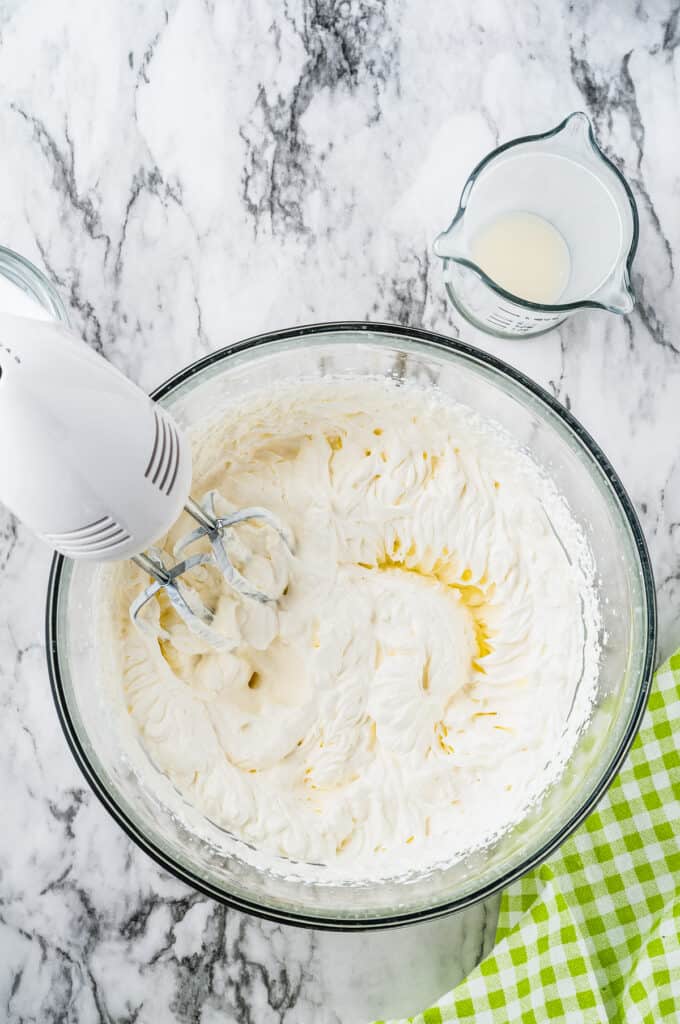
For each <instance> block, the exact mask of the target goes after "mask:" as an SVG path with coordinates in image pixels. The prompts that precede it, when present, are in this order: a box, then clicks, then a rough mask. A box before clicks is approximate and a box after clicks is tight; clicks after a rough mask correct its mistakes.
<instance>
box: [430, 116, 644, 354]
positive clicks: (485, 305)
mask: <svg viewBox="0 0 680 1024" xmlns="http://www.w3.org/2000/svg"><path fill="white" fill-rule="evenodd" d="M510 214H528V215H533V217H534V218H535V219H536V218H541V219H542V221H543V222H544V223H545V222H546V221H547V229H548V230H552V229H556V231H557V232H559V235H560V236H561V238H562V239H563V240H564V242H565V243H566V247H567V249H568V251H569V263H570V265H569V276H568V280H567V283H566V286H565V287H564V289H563V291H562V292H561V294H560V295H559V298H558V301H556V302H554V303H551V304H549V305H544V304H542V303H540V302H534V301H529V300H528V299H525V298H522V297H521V296H518V295H514V294H512V293H511V292H510V291H506V290H505V288H503V287H502V286H501V285H500V284H498V283H497V282H496V281H494V280H492V278H491V277H490V276H489V275H488V274H487V273H485V272H484V270H483V269H482V268H481V267H480V266H479V265H478V264H477V263H476V262H475V260H474V256H473V251H472V250H473V248H474V243H475V239H476V238H478V237H479V236H480V232H481V231H483V230H486V229H487V228H488V226H489V225H493V224H494V222H496V221H498V218H500V217H503V216H505V215H510ZM551 226H552V228H551ZM637 240H638V214H637V208H636V206H635V200H634V199H633V194H632V192H631V190H630V188H629V186H628V184H627V182H626V181H625V179H624V178H623V176H622V175H621V174H620V173H619V171H618V170H617V169H616V167H615V166H614V164H613V163H612V162H611V161H610V160H608V159H607V157H606V156H605V155H604V153H603V152H602V151H601V149H600V148H599V146H598V145H597V142H596V141H595V136H594V134H593V129H592V126H591V123H590V121H589V119H588V118H587V116H586V115H585V114H583V113H581V112H576V113H573V114H570V115H569V117H567V118H566V119H565V120H564V121H562V123H561V124H559V125H558V126H557V127H556V128H553V129H552V131H549V132H544V133H543V134H541V135H528V136H524V137H522V138H519V139H513V140H512V141H511V142H506V143H505V144H504V145H502V146H499V147H498V149H495V150H494V151H493V152H492V153H489V154H488V155H487V156H486V157H484V159H483V160H482V161H481V163H479V164H478V165H477V167H475V169H474V170H473V172H472V174H471V175H470V177H469V178H468V180H467V182H466V183H465V187H464V188H463V192H462V194H461V198H460V204H459V206H458V210H457V212H456V215H455V217H454V218H453V221H452V222H451V225H450V226H449V227H448V228H447V230H446V231H444V232H443V233H442V234H441V235H439V236H438V238H437V239H436V240H435V243H434V251H435V252H436V254H437V255H438V256H440V257H441V259H442V260H443V261H444V276H445V283H446V290H447V292H448V295H449V298H450V299H451V302H452V303H453V305H454V306H455V307H456V309H457V310H458V312H459V313H461V314H462V315H463V316H464V317H465V318H466V320H468V321H469V322H470V323H472V324H473V325H474V326H475V327H479V328H481V329H482V330H484V331H487V332H488V333H490V334H495V335H496V336H497V337H501V338H515V337H519V336H524V335H530V334H543V333H544V332H545V331H549V330H551V329H552V328H553V327H555V326H557V324H559V323H562V321H564V320H566V318H567V317H568V316H571V315H572V313H575V312H576V310H578V309H589V308H590V309H605V310H608V311H609V312H611V313H620V314H625V313H630V312H631V310H632V309H633V305H634V297H633V292H632V290H631V285H630V268H631V264H632V262H633V257H634V255H635V250H636V248H637ZM518 256H519V254H518Z"/></svg>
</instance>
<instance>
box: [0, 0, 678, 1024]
mask: <svg viewBox="0 0 680 1024" xmlns="http://www.w3.org/2000/svg"><path fill="white" fill-rule="evenodd" d="M678 43H680V19H679V16H678V8H677V5H675V4H672V3H670V2H666V0H653V2H649V3H645V4H640V3H638V4H633V3H632V2H623V3H619V4H603V3H597V2H596V0H592V2H586V0H576V2H573V3H569V4H567V3H564V2H563V0H545V2H543V3H541V4H513V3H510V2H509V0H478V2H475V3H473V2H472V0H462V2H459V3H456V4H452V3H450V2H448V0H431V2H430V3H428V4H426V5H425V4H423V3H421V2H420V0H284V2H283V3H276V2H274V0H233V2H229V3H226V2H224V3H219V2H216V0H202V2H201V0H179V2H173V0H169V2H168V3H167V4H166V5H161V4H159V3H146V4H140V3H136V2H132V0H122V2H120V3H117V4H113V3H111V4H93V3H91V2H89V0H73V2H71V3H69V4H68V5H58V4H53V3H50V2H49V0H28V2H21V0H4V2H0V85H1V94H2V104H1V105H0V148H1V151H2V160H1V161H0V195H2V236H1V237H0V241H2V242H3V243H4V244H6V245H8V246H11V247H12V248H14V249H16V250H18V251H19V252H21V253H23V254H24V255H25V256H27V257H28V258H29V259H31V260H33V261H34V262H35V263H37V264H38V265H39V266H41V267H43V268H44V269H45V270H46V272H47V273H48V274H49V275H50V276H51V278H52V279H53V281H54V282H55V283H56V285H57V287H58V288H59V290H60V292H61V295H62V296H63V298H64V300H65V302H66V304H67V306H68V308H69V312H70V316H71V318H72V322H73V324H74V326H75V327H76V329H77V330H78V331H79V332H80V333H82V335H83V336H84V338H85V339H86V340H87V342H88V343H89V344H90V345H92V346H93V347H94V348H95V349H97V350H98V351H100V352H103V353H104V355H106V356H107V357H108V358H109V359H111V360H112V361H113V362H114V363H116V364H117V365H118V366H120V367H121V368H122V369H123V370H125V371H126V372H127V373H128V374H130V375H131V376H132V377H133V378H135V379H136V380H138V381H139V382H141V383H142V384H143V385H144V386H145V387H147V388H151V387H153V386H154V385H156V384H158V383H159V382H160V381H161V380H163V379H164V378H166V377H167V376H168V375H169V374H171V373H172V372H173V371H175V370H176V369H178V368H179V367H181V366H182V365H184V364H186V363H187V362H189V361H190V360H193V359H195V358H196V357H198V356H200V355H203V354H204V353H206V352H208V351H210V350H212V349H215V348H217V347H219V346H221V345H224V344H226V343H228V342H230V341H233V340H235V339H238V338H241V337H245V336H248V335H252V334H255V333H258V332H261V331H265V330H269V329H274V328H280V327H285V326H289V325H292V324H297V323H308V322H315V321H323V320H333V319H356V320H363V319H369V320H382V321H392V322H398V323H402V324H409V325H412V326H417V327H421V326H422V327H426V328H431V329H434V330H436V331H441V332H443V333H445V334H449V335H451V336H455V337H458V336H460V337H463V338H465V339H466V340H468V341H471V342H472V343H473V344H477V345H479V346H481V347H482V348H484V349H487V350H489V351H492V352H494V353H496V354H497V355H500V356H501V357H502V358H504V359H507V360H508V361H510V362H511V363H513V364H514V365H516V366H518V367H520V368H521V369H523V370H525V371H526V372H527V373H529V374H530V375H531V376H532V377H534V378H535V379H536V380H538V381H539V382H540V383H542V384H543V385H545V386H546V387H548V388H549V389H550V390H551V391H552V392H553V394H554V395H555V396H556V397H557V398H558V399H559V400H560V401H561V402H563V403H564V404H566V405H567V406H568V407H569V408H570V409H571V410H572V411H573V412H574V413H575V414H576V416H577V417H579V418H580V419H581V420H582V422H583V423H584V424H585V426H586V427H587V428H588V429H589V430H590V431H591V432H592V434H593V435H594V436H595V438H596V439H597V440H598V441H599V442H600V444H601V445H602V446H603V448H604V449H605V451H606V452H607V454H608V455H609V456H610V458H611V460H612V462H613V463H614V466H615V467H616V469H617V470H618V472H619V473H620V475H621V477H622V479H623V481H624V483H625V485H626V487H627V488H628V490H629V492H630V494H631V496H632V498H633V500H634V502H635V505H636V507H637V509H638V512H639V514H640V517H641V521H642V524H643V526H644V529H645V532H646V535H647V539H648V541H649V545H650V549H651V555H652V559H653V563H654V568H655V572H656V579H657V589H658V598H659V612H660V627H661V628H660V651H659V653H660V655H665V654H667V653H668V652H669V651H670V650H671V648H672V647H673V646H674V645H676V644H678V643H680V415H679V414H678V407H679V404H680V335H678V333H677V331H676V328H675V322H674V314H675V316H676V318H677V309H678V308H679V299H680V294H679V291H678V285H677V283H676V280H675V273H674V270H675V267H674V263H675V260H677V258H678V255H679V254H680V217H679V216H678V209H677V204H678V197H679V196H680V170H679V169H680V133H679V132H678V130H677V114H678V98H679V97H678V84H677V83H678V75H679V74H680V49H678ZM574 109H583V110H586V111H587V112H588V113H589V114H590V116H591V117H592V119H593V122H594V124H595V127H596V131H597V133H598V136H599V139H600V141H601V143H602V144H603V146H604V147H605V148H606V150H607V151H608V152H609V153H611V154H612V155H613V156H614V159H615V160H616V162H617V163H618V164H619V166H621V167H622V169H623V170H624V172H625V174H626V175H627V177H628V180H629V181H630V183H631V185H632V187H633V189H634V191H635V194H636V197H637V201H638V205H639V212H640V219H641V235H640V246H639V250H638V256H637V259H636V263H635V274H634V285H635V290H636V292H637V296H638V306H637V308H636V311H635V312H634V313H633V315H632V316H630V317H628V318H626V319H622V318H616V317H613V316H607V315H605V314H589V315H579V316H577V317H574V318H572V319H571V320H570V321H569V322H568V323H567V324H565V325H564V326H563V327H562V328H561V329H559V330H557V331H555V332H554V333H552V334H550V335H548V336H546V337H544V338H541V339H538V340H534V341H521V342H509V341H494V340H492V339H490V338H488V337H486V336H484V335H482V334H479V333H478V332H476V331H474V330H472V329H471V328H469V327H467V326H466V325H464V324H462V323H461V322H460V320H459V319H458V318H457V316H456V315H454V313H453V312H452V310H451V308H450V307H449V306H448V305H447V302H446V299H445V296H444V289H443V284H442V278H441V273H440V268H439V266H438V265H437V263H438V261H437V260H436V258H435V257H433V256H432V253H431V241H432V239H433V237H434V235H435V234H436V233H437V232H438V230H440V229H442V228H443V227H444V226H445V225H446V224H447V223H448V221H449V219H450V215H451V214H452V212H453V211H454V209H455V206H456V204H457V199H458V194H459V191H460V188H461V185H462V183H463V181H464V179H465V177H466V176H467V173H468V172H469V170H470V169H471V167H472V166H473V165H474V164H475V163H476V162H477V160H478V159H479V158H480V157H481V156H482V155H484V154H485V153H486V152H487V151H488V150H489V149H491V148H492V147H494V146H495V145H496V144H497V143H499V142H500V141H502V140H506V139H510V138H513V137H514V136H517V135H521V134H525V133H527V132H534V131H542V130H545V129H548V128H550V127H552V126H553V125H555V124H556V123H557V122H558V121H560V120H561V119H562V118H563V117H564V116H565V115H566V114H567V113H569V112H570V111H571V110H574ZM49 560H50V555H49V553H48V551H47V550H46V549H45V548H44V547H43V546H42V545H41V544H39V543H38V542H36V541H35V540H33V539H32V537H31V536H30V535H29V534H28V533H27V532H26V531H25V530H24V529H22V527H21V526H19V525H18V524H17V523H16V522H15V521H14V520H13V519H12V518H11V517H10V516H9V515H7V514H5V513H3V512H1V511H0V701H1V703H2V727H1V728H2V744H1V745H0V779H1V781H2V792H3V829H2V833H1V835H0V1017H2V1019H4V1020H7V1021H10V1022H16V1024H19V1022H22V1024H23V1022H33V1021H36V1022H41V1024H42V1022H47V1021H55V1022H56V1021H59V1022H61V1021H68V1022H71V1021H77V1022H79V1024H80V1022H82V1024H89V1022H107V1024H108V1022H114V1021H115V1022H121V1024H122V1022H128V1024H132V1022H142V1024H146V1022H157V1021H162V1022H182V1024H184V1022H194V1021H195V1022H201V1024H212V1022H217V1021H220V1022H221V1024H227V1022H229V1024H230V1022H235V1024H270V1022H271V1024H312V1022H314V1024H361V1022H362V1021H367V1020H369V1019H371V1018H372V1017H375V1016H381V1017H383V1016H384V1017H387V1016H390V1015H401V1014H404V1013H412V1012H414V1011H416V1010H417V1009H418V1008H420V1007H422V1005H424V1004H426V1003H428V1002H430V1001H432V1000H433V999H435V998H436V997H438V996H439V995H440V994H441V993H442V992H444V990H446V989H447V988H448V987H450V986H451V985H452V984H453V983H454V982H455V981H456V980H457V979H458V978H459V977H461V976H462V974H463V973H464V972H466V971H468V970H470V969H471V967H472V966H473V964H474V963H475V962H476V960H477V959H478V958H479V956H480V955H481V952H482V949H483V946H484V944H485V943H486V944H487V945H488V943H489V942H490V941H491V938H492V934H493V930H494V920H495V911H496V904H495V903H494V902H493V901H492V902H491V903H489V904H487V905H486V906H479V907H476V908H473V909H472V910H470V911H469V912H467V913H465V914H462V915H459V916H457V917H451V918H448V919H446V920H443V921H439V922H436V923H432V924H425V925H419V926H417V927H413V928H405V929H404V928H402V929H399V930H396V931H392V932H382V933H373V934H370V935H334V934H320V933H314V932H311V931H303V930H298V929H290V928H283V927H281V926H277V925H272V924H267V923H263V922H260V921H258V920H255V919H254V918H250V917H246V916H244V915H241V914H239V913H236V912H233V911H231V910H225V909H224V908H222V907H220V906H218V905H216V904H214V903H212V902H211V901H210V900H208V899H205V898H203V897H201V896H199V895H197V894H196V893H194V892H192V891H191V890H189V889H187V888H186V887H185V886H183V885H181V884H180V883H179V882H177V881H175V880H174V879H173V878H172V877H170V876H169V875H167V874H166V873H165V872H164V871H162V870H160V869H159V868H158V867H156V865H155V864H153V863H152V862H151V861H150V860H149V859H148V858H147V857H146V856H145V855H144V854H143V853H141V852H140V851H139V850H138V849H137V848H136V847H135V846H133V845H132V844H131V842H130V841H129V840H128V839H127V838H126V837H125V836H124V835H123V834H122V832H120V830H119V829H118V828H117V826H116V825H115V824H114V823H113V821H112V820H111V819H110V818H109V817H108V816H107V814H106V812H105V811H104V810H103V808H102V807H101V806H100V805H99V803H98V802H97V801H96V800H95V798H94V797H93V796H91V795H90V793H89V791H88V790H87V788H86V785H85V783H84V780H83V779H82V777H81V776H80V774H79V772H78V769H77V768H76V766H75V764H74V762H73V760H72V758H71V755H70V753H69V752H68V750H67V748H66V744H65V742H64V740H63V737H62V735H61V732H60V729H59V726H58V724H57V720H56V717H55V714H54V712H53V708H52V701H51V696H50V692H49V686H48V681H47V673H46V669H45V661H44V651H43V646H42V618H43V595H44V591H45V586H46V581H47V572H48V566H49Z"/></svg>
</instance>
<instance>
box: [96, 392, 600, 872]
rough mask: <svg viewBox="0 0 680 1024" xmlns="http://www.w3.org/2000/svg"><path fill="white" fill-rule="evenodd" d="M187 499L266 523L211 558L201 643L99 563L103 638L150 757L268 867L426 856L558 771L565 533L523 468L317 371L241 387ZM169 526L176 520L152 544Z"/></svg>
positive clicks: (554, 501)
mask: <svg viewBox="0 0 680 1024" xmlns="http://www.w3.org/2000/svg"><path fill="white" fill-rule="evenodd" d="M193 445H194V483H193V488H192V491H193V494H194V495H195V496H200V495H201V494H203V493H205V492H207V491H209V490H212V489H217V490H218V491H219V493H220V495H221V497H220V498H219V499H218V510H223V511H224V512H227V511H231V510H233V509H235V508H238V507H241V506H247V505H263V506H266V507H267V508H269V509H271V511H272V512H274V513H275V514H276V515H277V516H279V517H280V518H281V519H283V520H284V521H285V522H286V523H287V524H288V525H289V526H290V528H291V529H292V531H293V533H294V536H295V541H296V546H295V554H294V556H292V557H291V556H290V554H289V553H287V552H286V550H285V548H284V546H283V544H282V543H281V541H280V540H279V539H278V537H277V536H276V534H275V533H274V532H273V531H272V530H271V529H270V528H268V527H266V526H262V525H258V524H252V523H251V524H243V525H241V526H239V527H237V538H236V541H235V545H234V547H233V549H232V554H233V556H234V558H235V561H236V562H237V564H238V567H239V568H240V569H241V570H242V571H243V573H244V574H245V575H246V576H248V578H249V579H252V580H253V582H255V583H256V585H257V586H259V587H261V588H262V589H263V590H265V591H267V592H269V593H272V594H274V595H275V596H277V597H278V602H277V604H276V605H261V604H258V603H256V602H254V601H251V600H247V599H243V598H241V597H239V596H238V595H236V594H235V593H234V592H233V591H231V590H230V589H229V588H228V587H227V585H226V584H225V583H224V581H223V580H222V578H221V577H220V576H219V574H218V573H217V572H216V571H215V570H214V569H213V568H212V567H207V568H199V569H197V570H196V571H195V572H194V574H193V575H192V578H191V583H192V585H193V586H195V588H196V589H197V590H198V591H199V593H200V595H201V597H202V599H203V600H204V601H205V603H206V604H208V605H209V606H211V607H214V608H215V609H216V615H215V623H214V628H216V629H217V630H218V631H219V632H220V633H221V634H222V636H223V637H224V641H225V646H224V649H222V650H215V649H213V648H211V647H209V646H207V645H206V644H205V643H204V642H203V641H202V640H200V639H198V638H197V637H196V636H194V635H193V634H191V633H190V632H189V631H188V629H187V628H186V626H185V625H184V623H183V622H182V621H181V620H180V619H179V618H178V617H177V616H176V614H175V612H174V611H173V610H172V608H171V607H170V605H169V603H168V602H167V600H165V599H164V597H162V596H161V598H160V600H158V601H157V602H156V603H155V605H153V606H152V607H151V610H150V612H149V616H150V618H152V619H153V620H154V625H155V628H156V630H157V631H158V637H154V636H149V635H146V634H143V633H140V632H139V631H138V630H136V629H135V628H134V626H133V625H132V624H131V622H130V619H129V616H128V606H129V603H130V601H131V599H132V598H133V597H134V596H135V595H136V594H137V593H138V592H139V590H140V589H141V588H142V587H143V586H144V585H145V584H146V582H147V581H146V580H145V579H144V577H143V574H142V573H141V572H140V571H139V570H138V569H137V568H136V567H135V566H134V565H132V564H131V563H125V564H121V565H116V566H114V567H107V568H106V569H104V570H102V571H103V576H102V593H103V594H104V595H105V597H104V601H105V604H106V608H107V629H106V638H105V647H106V648H107V657H108V658H109V660H110V662H111V664H112V665H113V668H114V675H115V677H116V678H117V680H118V681H119V682H118V685H119V686H121V685H122V695H123V698H124V703H125V708H126V712H127V715H128V716H129V719H130V720H131V721H132V723H133V724H134V728H135V730H136V732H137V734H138V736H139V738H140V740H141V743H142V744H143V747H144V748H145V750H146V751H147V753H148V755H149V757H150V759H151V760H152V762H153V764H154V765H155V766H156V767H157V768H158V769H159V770H160V771H161V772H162V773H163V774H164V775H166V776H167V777H168V778H169V779H170V780H171V782H172V783H173V785H174V786H175V787H176V788H177V789H178V790H179V791H180V793H181V794H182V795H183V797H184V799H185V800H186V801H187V802H188V803H189V804H190V805H192V806H193V807H194V808H196V810H197V811H199V812H200V813H201V814H203V815H205V817H206V818H208V819H210V821H212V822H213V823H215V824H216V825H218V826H220V827H221V828H222V829H225V830H226V831H227V832H229V833H231V834H233V835H235V836H236V837H238V838H239V839H242V840H245V841H246V842H247V843H249V844H252V845H254V846H255V847H256V848H257V850H258V851H261V852H263V853H264V854H266V855H267V856H269V855H271V856H272V857H276V856H283V857H286V858H291V859H294V860H298V861H302V862H307V863H313V864H320V865H331V866H332V867H333V869H334V871H335V873H336V874H338V873H339V874H340V876H343V877H344V876H346V877H348V878H352V877H354V878H370V877H385V876H389V875H396V874H400V873H403V872H405V871H412V870H418V871H421V870H424V869H427V868H429V867H431V866H434V865H435V864H441V863H446V862H449V861H451V860H453V859H455V858H457V857H460V856H462V855H464V854H466V853H468V852H469V851H470V850H473V849H476V848H479V847H482V846H484V845H486V844H488V843H490V842H491V841H492V840H493V839H494V838H495V837H497V836H498V835H499V834H501V833H502V832H504V831H505V830H507V829H508V828H510V827H511V826H512V825H513V823H515V822H517V821H518V820H520V819H521V818H522V817H523V816H524V815H525V814H526V812H527V809H528V808H529V807H530V805H531V804H532V803H533V802H535V801H536V800H537V798H538V797H539V796H540V795H541V793H542V792H543V791H544V790H545V788H546V787H547V786H548V785H550V783H551V782H553V781H554V780H555V779H556V778H557V777H558V775H559V773H560V772H561V771H562V769H563V767H564V764H565V762H566V761H567V760H568V758H569V755H570V753H571V751H572V750H573V747H574V744H575V741H576V738H577V736H578V733H579V731H580V729H581V727H582V725H583V723H584V721H585V720H586V718H587V716H588V713H589V709H590V702H591V698H592V693H593V688H594V682H595V679H596V674H597V665H598V653H599V652H598V643H597V635H598V621H599V619H598V605H597V597H596V590H595V587H594V583H593V578H594V570H593V564H592V559H591V556H590V553H589V549H588V546H587V543H586V541H585V538H584V536H583V534H582V532H581V530H580V528H579V527H578V525H577V523H576V522H575V520H574V518H573V517H572V515H571V513H570V511H569V509H568V508H567V506H566V503H565V502H564V501H563V499H562V498H561V497H560V495H559V494H558V493H557V491H556V490H555V488H554V486H553V485H552V484H551V483H550V481H549V480H548V479H547V478H546V477H545V476H544V475H543V474H542V473H541V472H540V471H539V469H538V467H537V466H536V465H535V463H534V462H533V461H532V459H531V458H530V457H529V456H528V455H527V454H526V453H525V452H523V451H521V450H520V449H519V448H518V447H517V446H516V445H515V444H514V443H513V442H512V441H511V440H510V438H509V437H507V436H506V435H505V434H504V433H503V432H502V431H501V430H500V428H498V427H497V426H495V425H494V424H492V423H489V422H488V421H485V420H483V419H481V418H480V417H479V416H478V415H476V414H475V413H473V412H472V411H471V410H470V409H468V408H466V407H464V406H460V405H455V404H452V403H451V402H449V401H447V400H446V399H445V398H443V397H442V396H440V395H438V394H437V393H436V392H433V391H431V390H430V391H428V392H425V391H423V390H420V389H418V388H415V387H413V388H411V387H401V388H398V387H397V386H396V385H393V384H389V383H384V382H375V381H370V380H368V381H352V382H347V381H341V380H336V381H326V382H322V383H319V382H315V383H312V382H309V383H304V382H303V383H298V384H296V385H295V387H292V386H288V385H286V386H280V387H279V388H278V389H274V390H271V389H270V390H269V391H268V392H267V393H264V392H254V393H251V394H249V395H247V396H246V397H244V398H243V400H241V401H240V402H239V403H238V404H237V405H234V406H232V407H231V408H230V409H229V410H228V411H227V412H226V413H225V414H223V415H221V416H220V417H219V418H218V419H217V420H215V421H213V422H212V423H211V424H209V425H207V426H203V427H202V428H201V429H200V430H198V431H196V432H195V435H194V437H193ZM189 529H191V523H190V521H189V520H188V519H187V518H186V517H183V518H182V519H181V520H180V521H179V522H178V523H177V524H176V526H175V527H174V529H173V530H172V532H171V534H170V536H169V537H168V538H166V541H165V547H166V549H167V550H168V551H170V550H171V549H172V545H173V543H174V542H175V541H176V540H177V539H178V538H179V537H181V536H182V535H183V534H184V533H186V532H187V531H188V530H189Z"/></svg>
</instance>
